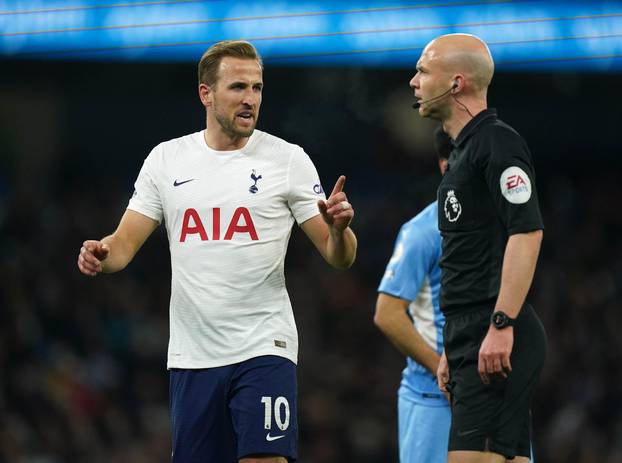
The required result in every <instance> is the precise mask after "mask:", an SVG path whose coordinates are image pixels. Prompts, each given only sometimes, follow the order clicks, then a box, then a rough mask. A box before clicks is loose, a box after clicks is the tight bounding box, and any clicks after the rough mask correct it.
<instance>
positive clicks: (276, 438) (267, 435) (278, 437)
mask: <svg viewBox="0 0 622 463" xmlns="http://www.w3.org/2000/svg"><path fill="white" fill-rule="evenodd" d="M283 437H285V434H283V435H282V436H271V435H270V433H268V434H266V440H267V441H268V442H272V441H273V440H278V439H282V438H283Z"/></svg>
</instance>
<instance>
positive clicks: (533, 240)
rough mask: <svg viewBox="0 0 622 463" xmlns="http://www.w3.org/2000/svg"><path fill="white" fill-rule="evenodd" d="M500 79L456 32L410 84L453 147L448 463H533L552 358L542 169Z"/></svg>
mask: <svg viewBox="0 0 622 463" xmlns="http://www.w3.org/2000/svg"><path fill="white" fill-rule="evenodd" d="M493 72H494V64H493V60H492V57H491V55H490V51H489V49H488V47H487V46H486V44H485V43H484V42H483V41H482V40H480V39H479V38H477V37H475V36H472V35H466V34H450V35H444V36H441V37H438V38H436V39H434V40H433V41H432V42H430V43H429V44H428V45H427V46H426V47H425V49H424V50H423V53H422V54H421V58H420V59H419V61H418V62H417V73H416V74H415V76H414V77H413V78H412V80H411V82H410V86H411V87H412V88H413V89H414V92H415V98H417V103H416V104H415V105H414V106H415V107H416V108H418V110H419V114H420V115H421V116H423V117H431V118H434V119H438V120H440V121H441V123H442V125H443V130H444V131H445V132H446V133H447V134H449V135H450V137H451V138H452V140H453V145H454V148H453V151H452V153H451V156H450V158H449V166H448V168H447V172H446V173H445V175H444V177H443V180H442V182H441V185H440V187H439V190H438V220H439V229H440V231H441V234H442V237H443V246H442V257H441V261H440V266H441V271H442V278H441V295H440V304H441V309H442V311H443V313H444V314H445V317H446V325H445V332H444V347H445V351H444V353H443V356H442V358H441V363H440V366H439V369H438V373H437V376H438V382H439V386H440V388H441V389H442V390H444V391H446V392H449V393H450V394H451V407H452V423H451V430H450V436H449V454H448V463H505V461H506V460H512V461H514V462H520V463H526V462H528V461H529V459H530V455H531V445H530V442H531V436H530V434H531V432H530V431H531V415H530V407H531V398H532V395H533V392H534V389H535V387H536V383H537V381H538V378H539V376H540V372H541V370H542V365H543V363H544V357H545V351H546V334H545V332H544V328H543V327H542V323H541V322H540V320H539V319H538V317H537V315H536V313H535V311H534V310H533V308H532V307H531V306H530V305H529V304H528V303H526V302H525V298H526V296H527V292H528V291H529V287H530V286H531V281H532V279H533V274H534V270H535V267H536V261H537V259H538V253H539V251H540V243H541V241H542V229H543V228H544V227H543V224H542V218H541V216H540V209H539V206H538V195H537V192H536V185H535V175H534V169H533V162H532V159H531V154H530V152H529V149H528V148H527V145H526V143H525V141H524V140H523V139H522V138H521V136H520V135H519V134H518V133H517V132H516V131H515V130H514V129H512V128H511V127H510V126H508V125H507V124H505V123H504V122H502V121H501V120H499V119H498V118H497V113H496V111H495V110H494V109H488V107H487V102H486V94H487V89H488V86H489V85H490V82H491V80H492V75H493Z"/></svg>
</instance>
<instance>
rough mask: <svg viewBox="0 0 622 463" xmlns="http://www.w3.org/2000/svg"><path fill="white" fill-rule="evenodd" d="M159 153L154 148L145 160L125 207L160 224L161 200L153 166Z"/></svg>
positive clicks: (161, 215) (161, 214)
mask: <svg viewBox="0 0 622 463" xmlns="http://www.w3.org/2000/svg"><path fill="white" fill-rule="evenodd" d="M159 151H160V146H156V147H155V148H154V149H153V150H152V151H151V153H149V156H147V158H146V159H145V162H144V163H143V166H142V168H141V169H140V173H139V174H138V178H137V179H136V182H135V183H134V193H133V195H132V197H131V198H130V202H129V204H128V206H127V208H128V209H130V210H132V211H136V212H140V213H141V214H143V215H146V216H147V217H149V218H151V219H153V220H156V221H158V223H161V222H162V217H163V213H162V198H161V196H160V192H159V191H158V186H157V183H156V169H155V164H156V162H157V157H158V154H159Z"/></svg>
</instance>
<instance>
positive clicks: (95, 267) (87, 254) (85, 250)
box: [78, 210, 158, 276]
mask: <svg viewBox="0 0 622 463" xmlns="http://www.w3.org/2000/svg"><path fill="white" fill-rule="evenodd" d="M157 226H158V222H157V221H155V220H153V219H151V218H149V217H147V216H145V215H143V214H140V213H138V212H135V211H131V210H126V211H125V213H124V214H123V217H122V218H121V221H120V222H119V226H118V227H117V229H116V230H115V232H114V233H113V234H112V235H109V236H106V237H105V238H103V239H102V240H101V241H97V240H87V241H85V242H84V243H83V245H82V248H81V249H80V254H79V256H78V268H79V269H80V271H81V272H82V273H84V274H85V275H89V276H96V275H97V274H98V273H102V272H103V273H114V272H118V271H119V270H123V269H124V268H125V267H126V266H127V264H129V263H130V262H131V261H132V259H133V258H134V256H135V255H136V253H137V252H138V250H139V249H140V248H141V246H142V245H143V244H144V242H145V241H146V240H147V238H148V237H149V235H151V233H153V231H154V230H155V229H156V228H157Z"/></svg>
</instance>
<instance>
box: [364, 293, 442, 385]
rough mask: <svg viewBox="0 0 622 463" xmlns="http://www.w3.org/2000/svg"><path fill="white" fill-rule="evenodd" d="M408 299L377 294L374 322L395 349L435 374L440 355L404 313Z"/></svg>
mask: <svg viewBox="0 0 622 463" xmlns="http://www.w3.org/2000/svg"><path fill="white" fill-rule="evenodd" d="M407 308H408V301H405V300H404V299H400V298H397V297H393V296H390V295H388V294H384V293H380V294H378V301H377V302H376V314H375V315H374V323H375V324H376V326H377V327H378V328H380V331H382V332H383V333H384V335H385V336H386V337H387V338H389V340H390V341H391V342H392V343H393V345H394V346H395V347H397V349H398V350H399V351H400V352H401V353H402V354H404V355H405V356H407V357H410V358H412V359H413V360H415V361H416V362H417V363H419V364H420V365H423V366H424V367H425V368H427V369H428V370H429V371H430V373H432V374H433V375H434V376H436V372H437V369H438V364H439V360H440V356H439V355H438V354H437V353H436V351H435V350H434V349H432V348H431V347H430V346H429V345H428V343H427V342H426V341H425V340H424V339H423V336H421V334H420V333H419V331H417V329H416V328H415V327H414V325H413V323H412V321H411V320H410V318H409V317H408V315H407V314H406V310H407Z"/></svg>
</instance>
